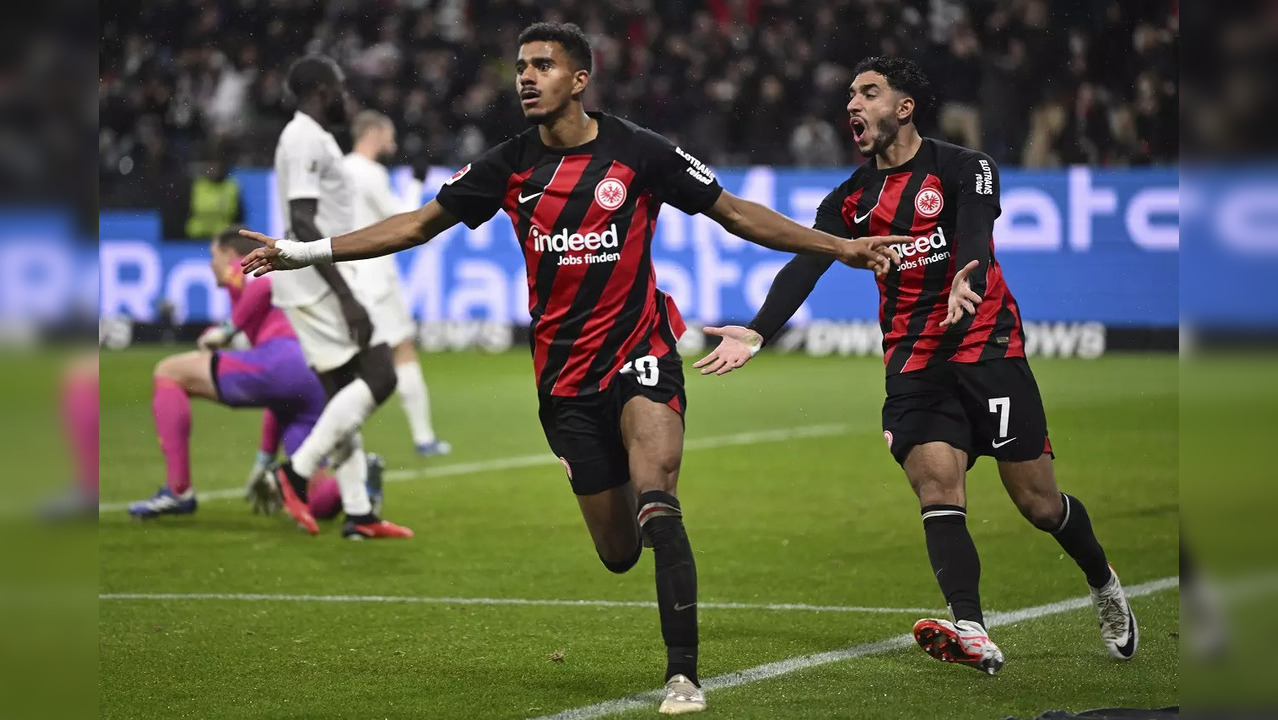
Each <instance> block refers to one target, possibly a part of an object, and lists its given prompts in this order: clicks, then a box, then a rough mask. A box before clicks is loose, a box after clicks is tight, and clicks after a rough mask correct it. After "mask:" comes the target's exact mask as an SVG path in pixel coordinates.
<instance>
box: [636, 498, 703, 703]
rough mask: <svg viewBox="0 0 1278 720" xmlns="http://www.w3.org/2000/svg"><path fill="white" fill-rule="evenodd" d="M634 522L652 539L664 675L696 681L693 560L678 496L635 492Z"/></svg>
mask: <svg viewBox="0 0 1278 720" xmlns="http://www.w3.org/2000/svg"><path fill="white" fill-rule="evenodd" d="M639 528H640V530H641V531H642V532H643V535H644V537H646V538H647V539H648V540H649V541H650V542H651V543H652V557H653V562H654V564H655V565H656V569H657V573H656V574H657V611H658V613H659V614H660V615H661V637H662V639H664V640H665V642H666V679H667V680H669V679H670V678H672V677H674V676H675V675H684V676H686V677H687V678H688V679H689V680H691V681H692V682H693V683H697V682H698V681H697V566H696V563H695V561H694V560H693V558H692V546H691V545H690V544H689V543H688V533H687V532H686V531H685V530H684V528H683V512H682V511H681V510H680V509H679V501H678V500H676V499H675V498H674V496H673V495H670V494H669V493H664V492H661V491H659V490H652V491H649V492H646V493H644V494H642V495H640V496H639Z"/></svg>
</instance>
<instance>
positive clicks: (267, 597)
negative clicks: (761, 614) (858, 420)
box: [98, 593, 941, 615]
mask: <svg viewBox="0 0 1278 720" xmlns="http://www.w3.org/2000/svg"><path fill="white" fill-rule="evenodd" d="M98 600H232V601H240V602H317V603H409V604H420V605H522V606H533V607H563V606H568V607H624V608H649V609H653V608H656V607H657V603H655V602H644V601H632V600H556V599H553V598H551V599H546V600H538V599H530V598H482V597H481V598H450V597H414V596H411V595H274V594H266V593H99V594H98ZM697 607H699V608H701V609H702V610H771V611H776V612H784V611H801V612H816V613H822V612H836V613H866V614H877V615H898V614H912V615H917V614H920V613H922V614H926V613H937V612H941V611H940V610H937V609H936V608H885V607H860V606H856V605H804V604H802V603H717V602H703V603H699V604H698V605H697Z"/></svg>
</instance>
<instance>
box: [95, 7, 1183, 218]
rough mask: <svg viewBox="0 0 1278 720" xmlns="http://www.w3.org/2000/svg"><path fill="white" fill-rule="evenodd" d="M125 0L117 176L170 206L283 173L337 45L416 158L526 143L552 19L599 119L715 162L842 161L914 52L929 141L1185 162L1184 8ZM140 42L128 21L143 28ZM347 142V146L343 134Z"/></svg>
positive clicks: (110, 30) (108, 79)
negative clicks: (867, 70) (299, 65)
mask: <svg viewBox="0 0 1278 720" xmlns="http://www.w3.org/2000/svg"><path fill="white" fill-rule="evenodd" d="M545 5H546V4H545V3H537V2H533V0H324V1H322V2H315V1H313V0H222V1H220V2H219V0H192V1H191V2H162V1H160V0H122V1H121V2H119V3H114V4H113V7H112V13H111V15H112V16H114V17H115V18H127V23H126V22H122V21H118V20H114V19H112V18H111V17H105V16H104V18H103V21H102V35H101V41H100V79H99V91H98V92H99V94H98V111H99V146H98V147H99V181H100V191H101V200H102V203H103V204H104V205H108V206H137V205H154V204H155V198H156V197H170V196H172V194H173V193H172V192H171V191H172V190H173V189H174V188H177V187H179V186H182V185H189V183H190V177H191V174H192V173H195V174H197V175H198V174H199V173H200V172H202V170H201V169H200V168H202V167H203V164H204V163H209V162H213V161H215V160H216V161H220V162H229V163H230V164H231V165H244V164H251V165H259V166H261V165H269V164H270V163H271V159H272V157H271V154H272V151H273V148H274V145H275V139H276V137H277V136H278V134H279V132H280V129H281V128H282V127H283V126H284V124H285V123H286V122H287V121H288V119H289V118H290V117H291V115H292V111H291V109H290V106H289V104H288V100H287V98H286V96H285V90H284V86H283V77H284V71H285V69H286V68H287V65H288V63H289V62H290V61H291V60H292V59H293V58H295V57H297V56H298V55H300V54H302V53H305V52H323V53H327V54H329V55H332V56H333V57H335V58H337V59H338V61H339V62H340V63H341V65H342V66H343V67H344V68H345V69H346V72H347V74H348V79H349V81H350V85H351V88H352V91H353V95H354V99H355V101H356V102H357V103H358V104H359V105H360V106H362V107H371V108H375V109H378V110H380V111H382V112H384V113H386V114H388V115H389V116H391V117H392V118H394V119H395V121H396V124H397V126H398V128H399V131H400V134H401V135H400V144H399V148H400V151H399V152H400V157H399V158H397V159H396V160H397V162H403V163H419V164H424V163H429V164H442V165H457V164H460V163H461V162H463V161H464V160H465V159H468V158H471V157H473V156H474V155H476V154H478V153H479V152H481V151H482V150H484V149H485V148H487V147H489V146H490V145H492V144H495V143H497V142H500V141H501V140H502V139H504V138H506V137H508V136H510V135H511V134H513V133H515V132H518V131H520V130H522V128H523V119H522V117H521V115H520V112H519V108H518V105H517V101H516V99H515V97H514V93H513V88H514V83H513V79H512V78H513V77H514V70H513V63H512V58H513V57H514V48H515V39H516V37H517V36H518V33H519V31H520V29H521V28H523V27H524V26H525V25H527V24H528V23H531V22H534V21H537V20H556V21H573V22H577V23H578V24H580V25H581V26H582V27H583V28H584V29H585V30H586V32H587V33H588V35H589V36H590V37H591V39H592V42H593V43H594V45H595V72H594V75H593V77H592V84H591V90H590V92H591V93H592V94H593V97H592V98H589V100H590V102H588V107H596V108H601V109H606V110H608V111H609V112H612V113H615V114H618V115H621V116H623V117H626V118H628V119H631V120H633V121H635V122H637V123H640V124H642V125H645V126H648V127H650V128H652V129H654V130H657V131H658V132H661V133H663V134H666V135H667V136H669V137H671V138H672V139H674V140H676V141H677V142H680V143H683V144H686V145H687V146H688V147H692V148H696V152H697V154H698V155H699V156H700V157H702V158H705V159H706V160H707V161H709V162H710V163H712V164H714V165H718V166H740V165H751V164H780V165H799V166H816V165H843V164H853V163H857V162H860V158H859V157H855V153H854V152H852V151H851V143H850V142H849V138H848V131H847V129H846V126H845V124H844V122H843V119H844V118H845V117H846V116H845V113H844V110H843V106H844V105H845V103H846V95H847V86H848V83H849V81H850V80H851V68H852V66H853V65H854V64H855V63H856V61H857V60H858V59H860V58H862V57H864V56H867V55H875V54H882V55H908V56H910V57H913V58H915V59H917V60H919V61H920V62H921V63H923V64H924V66H925V68H926V69H927V70H928V71H929V73H930V75H931V77H932V80H933V84H934V87H935V90H936V93H937V100H938V102H937V104H936V105H935V106H934V107H933V108H930V109H929V110H928V112H926V113H925V115H924V116H923V117H921V118H920V125H921V127H922V129H923V131H924V133H925V134H929V135H932V136H936V137H941V138H945V139H949V140H952V141H955V142H959V143H962V144H965V145H968V146H972V147H979V148H981V149H983V150H984V151H986V152H987V153H989V154H990V155H991V156H992V157H994V159H995V160H996V161H998V162H1000V163H1005V164H1010V165H1021V166H1027V167H1052V166H1059V165H1066V164H1076V163H1080V164H1081V163H1085V164H1091V165H1110V166H1113V165H1142V164H1156V163H1172V162H1175V161H1176V159H1177V155H1178V145H1179V133H1178V115H1177V113H1178V93H1179V89H1178V69H1177V53H1178V38H1179V10H1178V3H1177V1H1176V0H1121V1H1120V0H964V1H961V2H960V1H958V0H901V1H898V0H889V1H883V0H701V1H696V2H688V1H686V0H604V1H599V0H562V1H561V2H557V3H554V6H553V7H551V8H546V7H544V6H545ZM126 28H127V29H126ZM339 140H345V139H344V138H341V137H340V136H339Z"/></svg>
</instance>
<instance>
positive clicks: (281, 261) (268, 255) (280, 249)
mask: <svg viewBox="0 0 1278 720" xmlns="http://www.w3.org/2000/svg"><path fill="white" fill-rule="evenodd" d="M240 235H243V236H244V237H246V238H250V239H252V240H256V241H258V242H260V243H262V245H263V246H264V247H260V248H258V249H256V250H254V251H253V252H251V253H249V254H248V255H245V256H244V259H243V260H241V261H240V265H241V266H242V267H243V268H244V274H245V275H248V274H249V273H253V277H261V276H263V275H265V274H266V273H268V272H271V271H272V270H296V269H297V268H301V267H306V266H307V265H310V263H309V262H307V260H306V259H305V258H304V257H302V253H298V252H294V250H295V249H296V246H297V245H299V243H297V242H295V241H289V240H279V239H277V238H273V237H270V236H269V235H263V234H262V233H260V232H253V231H252V230H241V231H240Z"/></svg>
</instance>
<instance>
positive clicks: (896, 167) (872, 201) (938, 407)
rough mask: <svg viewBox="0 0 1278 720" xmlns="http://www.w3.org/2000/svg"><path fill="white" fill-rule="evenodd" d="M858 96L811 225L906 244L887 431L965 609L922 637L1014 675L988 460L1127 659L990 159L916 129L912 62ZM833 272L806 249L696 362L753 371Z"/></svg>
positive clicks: (886, 327)
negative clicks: (1001, 629)
mask: <svg viewBox="0 0 1278 720" xmlns="http://www.w3.org/2000/svg"><path fill="white" fill-rule="evenodd" d="M849 95H850V97H849V100H848V106H847V110H848V115H849V116H850V119H849V123H850V126H851V129H852V134H853V138H854V140H855V142H856V146H857V149H858V150H860V152H861V154H862V155H864V156H865V157H866V158H868V160H867V161H866V162H865V164H864V165H862V166H861V167H860V168H858V169H857V170H856V172H854V173H853V174H852V176H851V177H850V178H848V179H847V180H846V181H844V182H843V184H841V185H839V186H838V187H837V188H835V189H834V191H833V192H831V193H830V194H829V195H827V196H826V198H825V200H824V201H823V202H822V203H821V205H820V208H819V209H818V210H817V217H816V223H815V227H816V228H817V229H818V230H823V231H825V232H828V233H831V234H833V235H841V236H843V237H852V236H853V235H858V236H873V235H908V236H909V238H910V239H909V240H907V241H906V242H903V243H901V244H899V245H897V246H896V247H895V249H896V250H897V251H898V253H899V254H900V257H901V262H900V264H899V265H897V266H895V267H893V268H892V269H891V270H890V271H889V272H888V273H887V274H885V275H882V276H880V277H879V280H878V286H879V323H880V325H881V327H882V330H883V356H884V357H883V359H884V363H885V364H886V366H887V383H886V385H887V399H886V401H885V402H884V404H883V436H884V438H885V439H886V440H887V444H888V449H889V450H890V451H891V452H892V455H893V457H895V458H896V461H897V462H899V463H900V464H901V466H902V467H903V468H904V470H905V475H906V477H907V478H909V481H910V485H911V486H912V487H913V488H914V492H915V494H917V495H918V498H919V505H920V507H921V508H922V514H923V529H924V533H925V535H926V539H927V550H928V558H929V559H930V560H931V562H932V570H933V571H934V573H935V576H936V579H937V582H938V583H939V584H940V586H941V591H942V592H943V593H944V594H945V600H946V602H947V603H948V604H949V607H950V613H951V615H952V616H953V619H952V620H943V619H925V620H920V621H919V622H918V623H917V624H915V626H914V636H915V639H916V640H918V642H919V645H920V646H922V647H923V649H924V650H926V651H927V652H928V653H929V654H931V655H932V656H933V657H936V658H938V659H941V660H947V661H950V662H960V663H964V664H967V665H971V666H973V667H977V668H979V669H981V670H984V671H986V672H988V673H991V674H993V673H995V672H997V671H998V669H999V668H1000V667H1002V664H1003V654H1002V652H1001V651H1000V650H999V649H998V647H997V646H996V645H995V644H994V643H993V642H991V641H990V639H989V635H988V634H987V633H986V631H985V621H984V618H983V616H982V614H981V601H980V593H979V591H978V585H979V582H980V574H981V565H980V559H979V558H978V556H977V553H976V546H975V545H974V544H973V543H972V536H971V535H970V534H969V533H968V529H967V507H966V505H967V501H966V492H965V487H964V486H965V480H966V475H967V471H968V470H969V469H971V467H972V465H973V463H975V461H976V459H977V458H978V457H980V456H982V455H988V456H991V457H993V458H994V459H995V460H996V461H997V462H998V470H999V475H1000V476H1001V477H1002V479H1003V485H1004V487H1006V489H1007V492H1008V495H1010V496H1011V498H1012V501H1013V502H1014V503H1015V504H1016V507H1017V508H1019V509H1020V511H1021V514H1023V515H1024V516H1025V518H1026V519H1028V520H1029V521H1030V522H1031V523H1033V525H1034V526H1035V527H1037V528H1039V529H1041V530H1045V531H1047V532H1049V533H1052V536H1053V537H1055V538H1056V540H1057V541H1058V542H1059V543H1060V545H1061V547H1063V548H1064V549H1065V551H1066V552H1067V553H1069V555H1070V557H1072V558H1073V559H1074V561H1075V562H1077V563H1078V566H1079V567H1080V568H1081V569H1082V570H1083V572H1084V574H1085V575H1086V577H1087V583H1088V586H1089V588H1090V589H1091V595H1092V600H1093V601H1094V603H1095V605H1096V609H1097V613H1098V615H1099V616H1100V624H1101V635H1102V639H1103V640H1104V642H1105V646H1106V648H1107V649H1108V650H1109V653H1110V654H1111V655H1113V656H1114V657H1116V658H1120V659H1124V660H1126V659H1129V658H1131V657H1132V655H1133V654H1135V652H1136V643H1137V628H1136V620H1135V618H1134V617H1133V616H1132V613H1131V608H1130V607H1129V606H1128V603H1127V599H1126V596H1125V595H1124V594H1123V589H1122V586H1121V585H1120V584H1119V582H1118V576H1117V575H1115V574H1114V572H1113V570H1112V568H1110V567H1109V563H1108V561H1107V560H1106V558H1105V551H1104V550H1103V549H1101V546H1100V543H1099V542H1097V540H1096V535H1095V534H1094V533H1093V532H1092V525H1091V520H1090V519H1088V516H1087V510H1086V509H1085V508H1084V507H1083V504H1082V503H1081V502H1079V500H1078V498H1076V497H1074V496H1072V495H1068V494H1065V493H1062V492H1060V491H1059V490H1057V488H1056V480H1055V478H1054V476H1053V473H1052V458H1053V455H1052V444H1051V442H1050V441H1049V440H1048V437H1047V419H1046V417H1045V415H1044V412H1043V401H1042V399H1041V398H1040V397H1039V392H1038V386H1037V385H1036V384H1035V382H1034V375H1033V374H1032V373H1031V372H1030V368H1029V363H1028V362H1026V360H1025V341H1024V332H1023V330H1022V326H1021V311H1020V308H1019V307H1017V304H1016V300H1015V299H1014V298H1013V297H1012V293H1011V291H1010V290H1008V287H1007V282H1006V281H1005V280H1004V278H1003V271H1002V269H1001V268H1000V267H999V264H998V260H996V259H995V258H994V220H995V218H997V217H998V215H999V212H1000V210H999V179H998V168H997V167H995V165H994V161H993V160H991V159H990V158H989V157H988V156H987V155H985V154H983V153H980V152H977V151H975V150H969V149H967V148H963V147H959V146H957V145H951V144H949V143H945V142H940V141H938V140H933V139H931V138H924V137H921V136H920V135H919V132H918V128H917V126H916V125H915V122H914V118H915V116H916V115H917V113H918V111H919V108H920V106H921V105H922V104H923V103H926V102H928V101H929V100H930V95H931V93H930V86H929V83H928V80H927V78H926V77H925V76H924V75H923V73H922V72H921V71H920V69H919V67H918V66H917V65H916V64H915V63H913V62H911V61H910V60H907V59H904V58H880V57H873V58H868V59H866V60H863V61H862V62H861V63H860V64H859V65H858V66H857V68H856V73H855V77H854V79H853V81H852V86H851V88H850V89H849ZM830 265H831V262H830V260H828V259H827V258H824V257H821V256H818V255H798V256H796V257H795V258H794V259H793V260H791V261H790V262H789V263H788V264H787V265H786V266H785V268H783V269H782V270H781V272H780V273H778V274H777V277H776V280H775V281H774V282H773V284H772V288H771V290H770V291H769V292H768V296H767V299H766V300H765V301H764V304H763V307H762V308H760V310H759V312H758V314H757V315H756V316H755V318H754V320H753V321H752V322H751V323H750V325H749V327H741V326H729V327H722V328H708V329H707V330H706V332H708V333H710V334H713V335H718V336H720V337H722V338H723V341H722V342H721V343H720V345H719V346H718V347H717V348H716V349H715V350H714V351H712V352H711V353H710V354H709V355H707V356H706V357H705V358H703V359H702V360H700V361H698V362H697V363H696V367H699V368H701V372H702V374H708V373H711V372H714V373H718V374H720V375H722V374H723V373H725V372H731V371H732V370H733V369H734V368H738V367H741V366H742V365H744V364H745V363H746V362H747V361H748V360H749V359H750V358H751V357H753V355H754V354H755V353H756V352H758V350H759V349H760V348H761V347H763V345H764V344H765V343H766V342H767V341H768V340H770V339H772V338H773V336H775V335H776V333H777V332H778V331H779V330H780V329H781V327H782V326H783V325H784V324H785V323H786V322H787V321H788V320H789V319H790V317H791V316H792V315H794V313H795V311H796V310H798V308H799V306H800V305H801V304H802V303H803V301H804V300H805V299H806V298H807V296H808V294H809V293H810V292H812V288H813V287H814V286H815V285H816V282H817V280H818V279H819V278H820V277H821V275H822V274H823V273H824V272H825V271H826V270H827V269H828V268H829V267H830Z"/></svg>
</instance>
